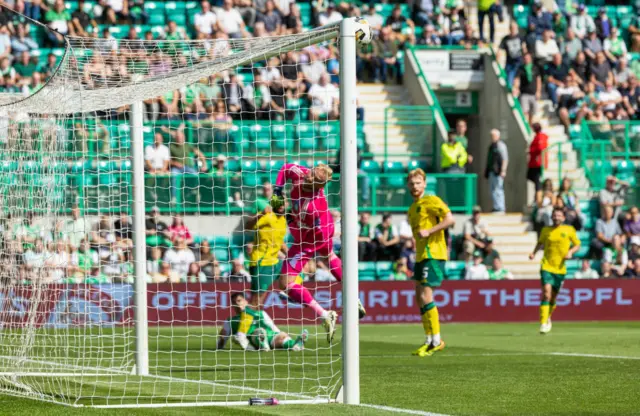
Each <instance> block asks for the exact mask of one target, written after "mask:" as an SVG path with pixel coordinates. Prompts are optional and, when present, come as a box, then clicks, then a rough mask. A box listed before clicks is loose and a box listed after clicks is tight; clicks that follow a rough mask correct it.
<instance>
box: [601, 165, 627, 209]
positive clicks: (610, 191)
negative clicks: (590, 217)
mask: <svg viewBox="0 0 640 416" xmlns="http://www.w3.org/2000/svg"><path fill="white" fill-rule="evenodd" d="M616 185H618V186H616ZM627 189H629V184H628V183H627V182H625V181H622V180H620V179H618V178H616V177H615V176H612V175H609V176H607V181H606V184H605V188H604V189H603V190H601V191H600V193H599V195H598V200H599V202H600V216H601V217H604V212H605V208H606V207H611V208H612V209H613V214H612V215H613V218H618V216H619V215H620V212H621V207H622V206H623V205H624V200H625V197H626V194H627Z"/></svg>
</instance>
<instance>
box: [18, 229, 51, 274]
mask: <svg viewBox="0 0 640 416" xmlns="http://www.w3.org/2000/svg"><path fill="white" fill-rule="evenodd" d="M50 256H51V254H50V253H49V252H48V251H47V250H46V247H45V245H44V242H43V241H42V238H36V239H35V241H34V244H33V246H30V247H29V248H27V249H26V251H25V252H24V254H23V264H24V275H23V277H22V278H23V279H26V280H30V281H46V280H47V276H46V272H45V271H44V270H43V269H44V265H45V260H46V259H47V258H49V257H50Z"/></svg>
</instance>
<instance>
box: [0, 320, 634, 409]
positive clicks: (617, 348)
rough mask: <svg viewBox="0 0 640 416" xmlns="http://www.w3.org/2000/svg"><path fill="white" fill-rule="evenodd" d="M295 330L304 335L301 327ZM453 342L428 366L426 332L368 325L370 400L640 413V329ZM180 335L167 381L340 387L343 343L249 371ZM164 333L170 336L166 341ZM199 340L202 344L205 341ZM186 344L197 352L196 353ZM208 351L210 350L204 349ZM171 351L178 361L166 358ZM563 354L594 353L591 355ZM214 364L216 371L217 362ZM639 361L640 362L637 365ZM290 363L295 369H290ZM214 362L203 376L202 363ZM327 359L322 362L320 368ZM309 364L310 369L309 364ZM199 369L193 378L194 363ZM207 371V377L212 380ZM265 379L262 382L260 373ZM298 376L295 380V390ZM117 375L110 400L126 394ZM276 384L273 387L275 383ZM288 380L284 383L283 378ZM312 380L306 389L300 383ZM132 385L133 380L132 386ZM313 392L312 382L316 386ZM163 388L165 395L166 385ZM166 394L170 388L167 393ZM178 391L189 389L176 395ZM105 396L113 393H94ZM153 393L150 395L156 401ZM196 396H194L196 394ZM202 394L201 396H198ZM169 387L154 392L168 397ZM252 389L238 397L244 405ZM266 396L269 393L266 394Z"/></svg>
mask: <svg viewBox="0 0 640 416" xmlns="http://www.w3.org/2000/svg"><path fill="white" fill-rule="evenodd" d="M294 329H295V328H294ZM442 330H443V336H444V339H445V341H446V342H447V349H446V350H445V351H443V352H442V353H439V354H437V355H434V356H433V357H428V358H422V359H421V358H417V357H412V356H411V355H410V352H411V351H412V350H413V349H415V348H416V347H417V346H418V345H419V344H420V342H421V341H422V335H421V333H422V331H421V328H420V326H419V325H368V326H362V327H361V392H362V394H361V396H362V402H363V403H368V404H375V405H384V406H392V407H397V408H403V409H413V410H421V411H429V412H437V413H444V414H455V415H489V414H490V415H514V414H519V415H611V414H638V412H639V407H638V399H637V397H638V391H640V349H639V348H638V345H639V344H638V339H640V323H604V322H589V323H554V328H553V332H552V333H551V334H549V335H547V336H541V335H539V334H537V326H536V325H535V324H464V325H462V324H449V325H444V326H443V328H442ZM174 331H175V332H174V335H176V336H174V337H173V338H172V337H169V336H166V335H168V333H167V332H166V330H163V331H162V332H161V333H160V334H152V337H151V340H152V343H151V348H152V350H154V349H155V350H159V351H160V353H157V354H151V364H152V367H158V364H162V365H161V366H159V367H158V369H157V371H158V372H159V373H161V374H163V375H168V374H171V375H172V376H174V377H180V378H195V379H208V380H218V381H219V380H227V381H233V382H234V383H241V381H240V380H245V379H246V381H245V385H246V386H259V387H261V388H264V387H266V386H267V385H270V386H273V387H274V389H276V390H285V391H289V392H304V393H308V392H309V391H312V390H313V388H314V387H315V384H314V383H313V379H314V378H318V377H321V378H324V383H327V384H331V383H332V382H333V381H335V380H334V379H332V378H330V377H331V376H332V375H335V374H334V372H336V371H339V369H340V363H339V361H336V360H337V358H338V357H337V354H338V353H339V351H340V349H339V346H336V347H334V348H332V349H329V348H327V345H326V343H324V342H323V341H322V340H319V339H315V338H314V339H312V340H311V345H312V346H313V347H314V348H318V349H317V351H312V350H311V349H309V350H307V351H306V352H305V354H304V355H288V354H287V353H284V352H277V353H275V354H274V353H253V354H251V355H247V356H246V357H247V358H246V359H247V363H248V364H249V365H247V366H243V365H241V364H242V362H243V360H244V358H243V357H244V355H243V354H242V353H240V352H236V353H234V352H222V353H221V352H218V355H217V356H216V355H214V354H215V353H214V352H213V351H212V350H211V348H212V344H211V342H212V341H214V338H213V337H211V332H210V331H208V332H207V333H206V335H207V336H206V337H203V334H196V333H194V331H193V330H190V331H189V336H188V337H187V336H186V335H187V332H186V331H184V330H174ZM158 335H161V336H158ZM198 335H199V336H198ZM187 340H188V347H189V350H188V351H187V350H186V347H187ZM201 350H203V351H204V352H200V351H201ZM168 351H173V354H171V355H168V354H166V353H167V352H168ZM550 353H561V354H573V353H575V354H593V355H606V356H609V357H621V358H604V357H585V356H568V355H551V354H550ZM213 358H216V359H217V360H218V361H217V363H214V362H212V361H211V360H212V359H213ZM630 358H636V359H630ZM288 360H289V362H290V365H286V363H287V361H288ZM197 362H202V363H204V364H203V366H202V369H204V370H203V371H200V369H199V368H197V366H196V365H195V364H196V363H197ZM317 362H320V363H321V364H320V365H317V364H316V365H314V363H317ZM303 363H304V364H303ZM185 364H188V365H189V370H188V371H185V370H184V365H185ZM205 370H206V371H205ZM258 372H260V377H259V379H260V381H258V377H257V374H258ZM287 375H288V377H289V378H290V379H291V380H295V382H290V383H288V384H287V383H286V378H287ZM118 377H120V376H115V377H113V378H112V380H111V386H112V390H111V394H113V395H122V391H118V388H117V386H118V385H119V384H118V383H119V382H120V381H119V380H118ZM274 377H275V378H276V380H275V381H274V380H271V379H272V378H274ZM278 378H280V380H277V379H278ZM302 379H304V380H305V381H304V383H301V382H300V380H302ZM131 380H134V379H131ZM307 383H311V384H307ZM156 387H162V383H160V382H158V383H157V384H156ZM165 387H167V386H165ZM176 387H180V388H183V389H184V390H183V391H181V392H178V391H177V390H176ZM93 388H94V389H95V390H94V391H95V392H96V394H98V395H106V394H107V393H108V389H107V386H105V385H100V386H95V385H94V386H93ZM150 388H151V385H150V384H146V385H143V387H142V388H141V390H140V393H141V394H149V393H151V390H149V389H150ZM194 389H195V390H194ZM198 389H200V390H198ZM214 390H215V389H214V388H211V387H203V386H200V385H199V384H190V385H189V384H185V385H181V384H180V383H178V384H176V385H174V386H173V391H172V393H173V394H176V395H177V394H179V393H180V394H195V393H197V392H198V391H199V392H200V393H201V394H221V392H222V391H221V390H215V391H214ZM161 392H162V388H159V389H157V390H156V394H158V395H160V394H161ZM85 394H86V393H85ZM245 394H247V393H246V392H243V393H242V394H240V393H233V394H231V396H230V397H234V398H238V397H241V398H242V399H244V398H246V397H248V396H245ZM258 396H260V395H258ZM0 409H2V410H1V411H0V413H1V414H2V415H14V414H15V415H18V414H20V415H25V414H29V413H30V412H31V413H33V414H42V415H64V416H70V415H80V414H81V415H85V414H86V415H89V414H91V415H103V414H104V415H107V414H108V415H114V414H116V415H165V414H166V415H196V414H205V413H207V414H208V413H211V412H215V413H216V414H222V415H247V414H278V415H283V414H287V415H288V414H295V415H298V414H301V415H317V414H318V413H322V414H323V416H324V415H334V414H335V415H338V414H339V415H377V414H383V413H384V412H381V411H377V410H374V409H371V408H363V407H355V408H354V407H349V406H344V405H322V406H297V405H296V406H277V407H252V408H248V407H237V408H216V409H214V410H212V409H211V408H178V409H176V408H161V409H125V410H111V409H109V410H101V409H74V408H68V407H63V406H60V405H55V404H48V403H42V402H38V401H34V400H30V399H22V398H15V397H10V396H0Z"/></svg>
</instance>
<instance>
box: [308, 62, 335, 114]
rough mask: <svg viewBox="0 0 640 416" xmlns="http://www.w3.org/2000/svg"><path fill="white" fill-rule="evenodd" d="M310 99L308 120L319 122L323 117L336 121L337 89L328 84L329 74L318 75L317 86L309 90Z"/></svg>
mask: <svg viewBox="0 0 640 416" xmlns="http://www.w3.org/2000/svg"><path fill="white" fill-rule="evenodd" d="M308 94H309V97H310V98H311V103H312V104H311V111H310V118H311V119H312V120H320V119H321V118H323V117H326V118H328V119H336V118H337V116H338V105H337V104H338V94H339V92H338V89H337V88H336V87H335V85H333V84H331V83H330V82H329V74H327V73H326V72H325V73H324V74H322V75H320V80H319V82H318V84H313V85H311V88H309V93H308Z"/></svg>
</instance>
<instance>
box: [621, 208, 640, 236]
mask: <svg viewBox="0 0 640 416" xmlns="http://www.w3.org/2000/svg"><path fill="white" fill-rule="evenodd" d="M623 228H624V234H625V235H626V236H627V238H628V239H629V241H630V242H632V239H633V238H634V237H637V240H635V241H640V210H638V207H631V208H629V214H627V218H626V219H625V222H624V227H623Z"/></svg>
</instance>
